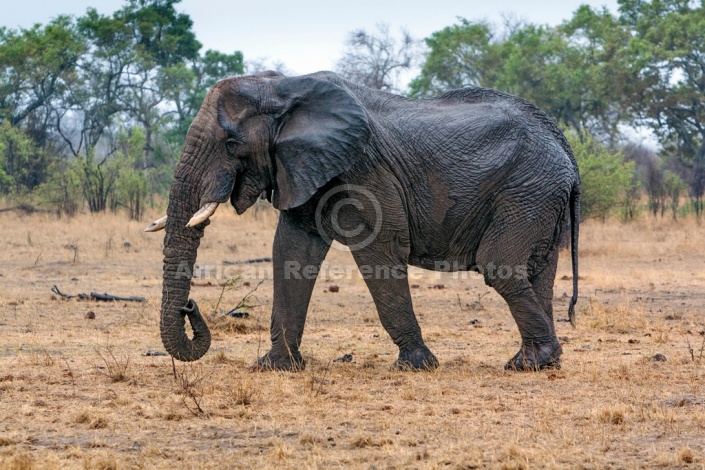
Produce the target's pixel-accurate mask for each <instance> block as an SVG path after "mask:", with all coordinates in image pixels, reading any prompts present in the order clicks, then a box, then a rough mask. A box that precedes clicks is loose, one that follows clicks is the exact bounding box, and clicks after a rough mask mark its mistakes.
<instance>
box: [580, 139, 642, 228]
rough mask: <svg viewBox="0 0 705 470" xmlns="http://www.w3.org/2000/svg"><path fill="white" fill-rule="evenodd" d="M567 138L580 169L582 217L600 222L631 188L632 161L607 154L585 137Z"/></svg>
mask: <svg viewBox="0 0 705 470" xmlns="http://www.w3.org/2000/svg"><path fill="white" fill-rule="evenodd" d="M567 137H568V140H569V141H570V145H571V146H572V147H573V153H574V154H575V159H576V161H577V162H578V167H579V169H580V179H581V180H582V195H581V198H580V202H581V214H582V218H583V219H588V218H599V219H601V220H602V221H604V220H605V219H607V218H608V217H609V216H610V215H611V214H612V213H613V212H614V211H615V210H616V209H617V208H618V207H619V205H620V203H621V202H622V201H624V200H625V199H626V198H627V194H628V193H630V192H632V191H633V189H634V188H635V185H636V184H637V183H636V180H635V179H634V162H625V161H624V158H623V156H622V154H620V153H618V152H617V153H612V152H610V151H608V150H607V149H606V148H605V147H604V146H603V145H602V144H600V143H599V142H596V141H595V140H594V139H593V138H592V137H591V136H589V135H586V136H585V137H584V138H583V139H582V140H580V139H579V138H578V137H577V136H575V135H568V136H567Z"/></svg>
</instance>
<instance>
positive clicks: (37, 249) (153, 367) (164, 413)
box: [0, 210, 705, 469]
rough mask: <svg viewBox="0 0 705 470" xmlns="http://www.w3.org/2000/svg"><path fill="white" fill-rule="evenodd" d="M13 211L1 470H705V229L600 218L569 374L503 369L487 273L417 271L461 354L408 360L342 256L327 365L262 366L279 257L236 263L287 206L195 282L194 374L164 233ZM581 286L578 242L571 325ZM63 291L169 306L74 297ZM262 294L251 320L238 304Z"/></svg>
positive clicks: (216, 255)
mask: <svg viewBox="0 0 705 470" xmlns="http://www.w3.org/2000/svg"><path fill="white" fill-rule="evenodd" d="M152 215H153V216H158V215H159V214H156V213H155V214H152ZM155 218H156V217H155ZM0 223H1V224H2V226H3V230H4V232H3V238H2V240H0V249H1V253H2V255H0V256H2V263H0V299H1V300H2V302H1V303H0V327H1V328H2V343H0V468H3V469H4V468H17V469H43V468H76V467H78V468H91V469H92V468H95V469H99V468H102V469H111V468H140V467H141V468H174V467H183V468H224V467H226V468H228V467H244V468H253V467H254V468H272V467H284V468H293V467H296V468H299V467H303V468H330V467H351V468H356V467H357V468H360V467H365V468H369V467H384V468H387V467H395V468H429V469H430V468H439V467H441V468H484V467H491V468H508V469H509V468H515V469H520V468H546V467H548V468H565V467H588V468H603V467H615V468H632V467H653V466H658V465H661V466H665V467H673V466H689V467H692V468H696V467H697V468H699V467H701V466H702V465H704V464H705V460H704V459H703V455H705V443H704V442H703V441H702V439H699V436H702V435H703V434H705V407H704V406H703V403H705V387H704V386H703V383H705V354H703V353H702V351H703V350H705V320H704V319H703V316H702V305H703V303H704V302H705V270H703V266H704V265H705V237H704V236H703V230H704V229H703V228H702V227H700V226H698V225H697V224H696V223H695V222H694V221H690V220H688V221H684V222H683V223H680V224H674V223H672V222H671V221H668V220H666V221H661V220H653V219H649V218H643V219H642V220H640V221H638V222H637V223H635V224H630V225H622V224H620V223H617V222H609V223H607V224H600V223H592V222H587V223H585V224H584V225H583V226H582V227H581V236H582V238H581V260H580V261H581V271H580V276H581V283H580V286H581V295H580V301H579V304H578V306H579V312H578V327H577V329H573V328H572V327H571V326H570V325H569V324H567V323H565V322H558V323H556V329H557V333H558V336H559V338H560V340H561V343H562V345H563V350H564V356H563V368H562V369H561V370H560V371H546V372H536V373H526V374H517V373H508V372H505V371H504V370H503V369H502V366H503V364H504V362H505V361H506V360H507V359H508V358H509V357H511V356H512V355H513V354H514V353H515V352H516V350H517V349H518V347H519V336H518V333H517V331H516V327H515V326H514V322H513V320H512V318H511V315H510V313H509V311H508V309H507V308H506V304H505V303H504V302H503V301H502V299H501V298H500V297H499V296H497V295H496V293H494V292H493V291H491V290H489V289H488V288H487V287H486V286H485V285H484V282H483V280H482V279H481V278H480V277H479V276H477V275H475V274H472V273H463V274H462V275H456V274H452V273H450V274H448V273H445V274H439V273H431V272H426V271H422V270H416V269H412V270H411V271H410V272H411V273H412V275H413V279H412V281H411V284H413V285H414V286H415V287H413V288H412V295H413V297H414V302H415V308H416V311H417V316H418V319H419V322H420V324H421V326H422V329H423V332H424V336H425V338H426V340H427V342H428V344H429V347H430V348H431V349H432V350H433V351H434V352H435V353H436V355H437V356H438V358H439V360H440V361H441V364H442V365H441V368H440V369H439V370H437V371H435V372H433V373H405V372H398V371H394V370H390V366H391V364H392V362H393V361H394V359H395V358H396V347H395V346H394V345H393V344H392V342H391V340H390V339H389V338H388V336H387V334H386V332H385V331H384V329H383V328H382V327H381V325H380V322H379V319H378V318H377V314H376V311H375V309H374V304H373V302H372V298H371V297H370V295H369V293H368V292H367V290H366V286H365V283H364V281H363V280H362V278H361V277H360V276H359V275H358V274H357V271H356V269H355V267H354V262H353V260H352V257H351V256H350V253H348V252H345V251H340V250H336V249H334V250H331V252H330V254H329V255H328V257H327V259H326V262H325V265H324V269H323V271H322V273H321V277H320V279H319V281H318V283H317V284H316V288H315V291H314V296H313V299H312V301H311V305H310V309H309V317H308V321H307V325H306V334H305V335H304V343H303V345H302V350H303V352H304V355H305V358H306V361H307V364H308V366H307V369H306V370H305V371H302V372H299V373H251V372H250V369H249V367H250V365H251V364H252V363H253V362H254V361H255V360H256V359H257V357H259V356H260V355H262V354H263V353H264V352H266V350H267V348H268V342H269V332H268V326H269V313H270V310H271V305H272V284H271V280H270V279H271V263H252V264H238V263H235V264H233V263H234V262H236V261H241V260H246V259H253V258H262V257H267V256H271V244H272V240H273V234H274V229H275V227H276V213H275V212H274V211H272V210H269V211H259V212H258V213H257V214H256V217H255V214H246V215H245V216H243V217H236V216H234V215H232V214H230V213H228V211H225V210H224V211H221V212H219V213H218V214H216V216H215V217H214V218H213V221H212V223H211V225H210V226H209V227H208V229H207V230H206V236H205V237H204V239H203V241H202V245H201V247H202V248H201V250H200V251H199V256H198V261H197V264H198V265H199V266H201V268H202V269H201V270H200V272H199V276H198V278H197V279H194V285H193V287H192V291H191V296H192V297H193V298H194V299H195V300H196V301H197V302H199V305H201V307H202V311H203V312H204V314H205V315H206V318H207V320H208V322H209V324H210V326H211V329H212V336H213V344H212V347H211V351H210V352H209V353H208V354H207V355H206V356H205V357H204V358H203V359H202V360H201V361H199V362H198V363H196V364H183V363H177V364H176V367H175V368H173V366H172V362H171V360H170V358H169V357H168V356H167V357H164V356H159V355H154V353H155V352H156V353H159V352H162V351H163V348H162V345H161V341H160V338H159V332H158V327H159V305H160V300H161V299H160V296H161V275H162V253H161V243H162V240H163V237H162V236H161V235H158V234H157V235H154V234H146V233H143V232H142V228H143V226H144V225H145V224H144V223H137V222H129V221H126V220H124V218H122V217H115V216H111V215H98V216H92V215H81V216H78V217H76V218H75V219H71V220H56V219H54V218H53V217H51V216H48V215H41V214H35V215H32V216H18V215H13V214H0ZM341 273H343V274H341ZM238 276H239V280H238V281H237V282H234V283H229V284H228V283H227V281H228V279H232V278H235V277H238ZM263 279H264V283H263V284H262V285H261V286H260V287H259V288H258V289H257V290H256V292H255V293H254V294H252V290H253V289H254V288H255V287H256V286H257V284H258V283H259V282H260V281H261V280H263ZM441 284H442V285H443V289H440V288H438V287H437V286H439V285H441ZM571 284H572V282H571V270H570V263H569V260H568V257H567V256H565V254H563V256H562V257H561V260H560V265H559V270H558V276H557V280H556V285H555V289H554V295H555V301H554V305H555V316H556V317H557V318H558V319H565V317H566V314H567V306H568V298H569V297H570V294H571ZM53 285H57V287H59V289H60V290H61V291H62V292H67V293H71V294H76V293H79V292H84V293H90V292H91V291H98V292H109V293H112V294H117V295H139V296H143V297H145V298H146V299H147V302H145V303H128V302H112V303H98V302H90V301H80V300H76V299H71V300H64V299H62V298H60V297H58V296H57V295H56V294H53V293H51V292H50V288H51V287H52V286H53ZM332 286H335V287H337V288H333V289H331V287H332ZM434 286H435V287H434ZM248 294H252V295H253V296H254V297H251V298H249V300H248V301H247V302H246V303H248V304H249V306H248V307H246V308H242V309H240V310H245V311H247V312H248V313H249V317H247V318H233V317H231V316H226V315H225V313H226V312H227V311H229V310H231V309H233V308H234V307H235V306H237V305H238V304H239V303H240V302H241V300H242V299H243V298H245V297H247V296H248ZM89 312H92V315H87V314H88V313H89ZM346 354H351V355H352V361H350V362H335V361H334V360H335V359H337V358H341V357H342V356H344V355H346Z"/></svg>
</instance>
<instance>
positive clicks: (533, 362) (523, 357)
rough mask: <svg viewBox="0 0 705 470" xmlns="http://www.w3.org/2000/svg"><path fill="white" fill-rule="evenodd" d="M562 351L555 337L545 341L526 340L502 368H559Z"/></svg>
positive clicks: (523, 369)
mask: <svg viewBox="0 0 705 470" xmlns="http://www.w3.org/2000/svg"><path fill="white" fill-rule="evenodd" d="M562 353H563V349H562V348H561V345H560V344H559V343H558V341H557V340H556V339H553V340H552V341H549V342H545V343H534V342H526V343H523V344H522V345H521V349H520V350H519V352H518V353H516V355H515V356H514V357H513V358H511V359H510V360H509V362H507V363H506V364H505V365H504V368H505V369H506V370H514V371H537V370H544V369H560V368H561V354H562Z"/></svg>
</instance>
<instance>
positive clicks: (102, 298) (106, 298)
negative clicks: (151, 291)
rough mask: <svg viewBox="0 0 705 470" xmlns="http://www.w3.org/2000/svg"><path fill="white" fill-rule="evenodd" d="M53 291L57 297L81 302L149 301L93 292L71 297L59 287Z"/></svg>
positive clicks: (53, 288)
mask: <svg viewBox="0 0 705 470" xmlns="http://www.w3.org/2000/svg"><path fill="white" fill-rule="evenodd" d="M51 291H52V292H53V293H55V294H56V295H60V296H61V297H63V298H65V299H73V298H78V299H81V300H95V301H97V302H113V301H124V302H146V301H147V299H145V298H144V297H136V296H135V297H120V296H119V295H112V294H105V293H104V294H99V293H98V292H91V293H90V295H88V294H77V295H71V294H64V293H63V292H61V291H60V290H59V288H58V287H56V286H53V287H52V288H51Z"/></svg>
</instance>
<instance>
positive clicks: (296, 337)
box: [257, 212, 330, 370]
mask: <svg viewBox="0 0 705 470" xmlns="http://www.w3.org/2000/svg"><path fill="white" fill-rule="evenodd" d="M329 247H330V245H329V244H328V243H326V242H325V241H324V240H323V238H321V237H320V236H319V235H318V234H316V233H310V232H307V231H305V230H303V229H301V228H299V227H298V226H297V225H296V223H295V221H294V220H292V217H291V216H290V215H288V214H287V213H286V212H282V213H281V215H280V216H279V225H278V226H277V231H276V235H275V236H274V249H273V253H272V264H273V268H274V300H273V307H272V324H271V330H270V331H271V336H272V349H270V350H269V352H268V353H267V354H265V355H264V356H262V357H261V358H260V359H259V360H258V361H257V367H258V368H260V369H275V370H301V369H303V368H304V367H305V362H304V359H303V357H302V356H301V352H300V351H299V345H300V344H301V337H302V335H303V332H304V323H305V322H306V313H307V311H308V304H309V301H310V300H311V294H312V292H313V286H314V284H315V283H316V277H317V276H318V271H319V270H320V267H321V263H322V262H323V259H324V258H325V256H326V253H327V252H328V248H329Z"/></svg>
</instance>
